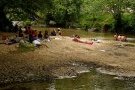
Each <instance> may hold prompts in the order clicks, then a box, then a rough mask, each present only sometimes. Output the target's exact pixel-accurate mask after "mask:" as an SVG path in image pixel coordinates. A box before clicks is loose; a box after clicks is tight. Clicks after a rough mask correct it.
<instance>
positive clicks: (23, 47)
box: [18, 42, 35, 52]
mask: <svg viewBox="0 0 135 90" xmlns="http://www.w3.org/2000/svg"><path fill="white" fill-rule="evenodd" d="M18 50H19V51H20V52H29V51H34V50H35V46H34V45H33V44H31V43H29V42H25V43H19V48H18Z"/></svg>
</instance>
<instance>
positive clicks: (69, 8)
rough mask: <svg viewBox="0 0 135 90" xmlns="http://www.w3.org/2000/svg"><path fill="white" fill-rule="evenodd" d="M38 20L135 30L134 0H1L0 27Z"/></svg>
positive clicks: (100, 28)
mask: <svg viewBox="0 0 135 90" xmlns="http://www.w3.org/2000/svg"><path fill="white" fill-rule="evenodd" d="M12 20H19V21H20V20H23V21H28V20H29V21H35V22H37V23H38V24H39V23H40V24H44V25H47V26H49V25H50V21H55V22H56V23H53V26H58V27H64V28H70V27H71V28H83V29H85V30H87V29H88V28H97V29H99V30H103V31H112V32H117V33H135V2H134V0H0V30H3V31H5V30H10V28H11V27H12V25H11V23H10V21H12Z"/></svg>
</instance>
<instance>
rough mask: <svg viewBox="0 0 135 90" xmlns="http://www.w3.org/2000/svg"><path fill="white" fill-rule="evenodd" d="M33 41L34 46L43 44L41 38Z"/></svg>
mask: <svg viewBox="0 0 135 90" xmlns="http://www.w3.org/2000/svg"><path fill="white" fill-rule="evenodd" d="M32 43H33V44H34V46H35V47H39V46H41V42H40V40H39V39H36V40H33V42H32Z"/></svg>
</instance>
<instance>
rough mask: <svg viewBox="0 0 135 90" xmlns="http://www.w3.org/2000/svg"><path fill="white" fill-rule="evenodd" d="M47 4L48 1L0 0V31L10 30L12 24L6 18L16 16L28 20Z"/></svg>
mask: <svg viewBox="0 0 135 90" xmlns="http://www.w3.org/2000/svg"><path fill="white" fill-rule="evenodd" d="M48 2H50V0H0V30H2V31H7V30H8V31H10V30H11V28H12V23H11V21H10V19H9V18H8V17H11V16H17V15H18V16H19V15H20V16H23V15H24V16H25V17H28V18H35V17H37V14H36V12H38V10H41V8H42V7H43V6H44V4H47V3H48ZM7 15H8V17H7Z"/></svg>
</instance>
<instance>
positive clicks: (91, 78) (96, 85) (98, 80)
mask: <svg viewBox="0 0 135 90" xmlns="http://www.w3.org/2000/svg"><path fill="white" fill-rule="evenodd" d="M115 77H116V76H110V75H104V74H100V73H97V72H95V71H91V72H90V73H84V74H81V75H79V76H78V77H76V78H65V79H56V80H55V81H54V82H52V83H45V82H44V83H26V84H18V85H11V86H8V87H4V88H1V89H0V90H135V81H134V80H119V79H116V78H115Z"/></svg>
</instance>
